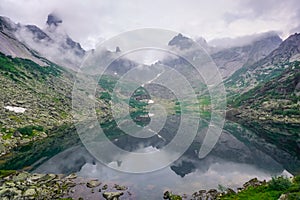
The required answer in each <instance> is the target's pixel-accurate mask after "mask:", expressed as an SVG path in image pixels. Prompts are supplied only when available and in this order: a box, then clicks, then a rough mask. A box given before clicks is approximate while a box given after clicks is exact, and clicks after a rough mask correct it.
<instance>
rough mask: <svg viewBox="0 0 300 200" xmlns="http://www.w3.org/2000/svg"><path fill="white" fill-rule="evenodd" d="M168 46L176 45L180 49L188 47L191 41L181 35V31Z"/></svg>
mask: <svg viewBox="0 0 300 200" xmlns="http://www.w3.org/2000/svg"><path fill="white" fill-rule="evenodd" d="M168 45H169V46H176V47H178V48H180V49H181V50H183V49H188V48H190V47H191V46H192V45H193V41H192V40H191V39H190V38H188V37H185V36H183V35H182V34H181V33H179V34H178V35H176V36H175V37H174V38H173V39H172V40H170V42H169V43H168Z"/></svg>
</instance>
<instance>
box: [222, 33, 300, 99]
mask: <svg viewBox="0 0 300 200" xmlns="http://www.w3.org/2000/svg"><path fill="white" fill-rule="evenodd" d="M299 56H300V34H298V33H295V34H294V35H291V36H290V37H288V38H287V39H286V40H285V41H283V42H282V43H281V44H280V46H279V47H278V48H277V49H275V50H274V51H272V52H271V53H270V54H269V55H268V56H266V57H265V58H263V59H261V60H259V61H257V62H256V63H254V64H252V65H250V66H244V67H242V68H241V69H240V70H238V71H236V72H235V73H234V74H233V75H232V76H231V77H229V78H228V79H227V80H226V81H225V84H226V86H227V89H228V91H229V94H230V95H236V94H240V93H243V92H246V91H248V90H250V89H252V88H254V87H255V86H257V85H258V84H259V83H262V82H266V81H269V80H271V79H272V78H274V77H276V76H278V75H279V74H281V73H282V72H283V71H284V69H285V68H287V67H288V66H289V65H288V62H291V61H294V60H297V59H298V60H299Z"/></svg>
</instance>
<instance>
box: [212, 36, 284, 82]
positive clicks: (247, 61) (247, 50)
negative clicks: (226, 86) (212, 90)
mask: <svg viewBox="0 0 300 200" xmlns="http://www.w3.org/2000/svg"><path fill="white" fill-rule="evenodd" d="M281 42H282V40H281V39H280V37H279V36H278V35H277V34H269V33H266V34H265V35H263V36H260V37H259V38H257V39H256V40H253V41H252V42H251V43H250V44H246V45H243V46H237V47H231V48H227V49H223V50H220V51H218V52H216V53H213V54H212V55H211V57H212V59H213V60H214V61H215V62H216V65H217V66H218V67H219V70H220V72H221V74H222V76H223V78H227V77H229V76H230V75H232V74H233V73H234V72H235V71H237V70H238V69H240V68H241V67H243V66H249V65H251V64H253V63H254V62H256V61H258V60H260V59H262V58H264V57H265V56H267V55H268V54H269V53H271V52H272V51H273V50H274V49H276V48H277V47H278V46H279V44H280V43H281Z"/></svg>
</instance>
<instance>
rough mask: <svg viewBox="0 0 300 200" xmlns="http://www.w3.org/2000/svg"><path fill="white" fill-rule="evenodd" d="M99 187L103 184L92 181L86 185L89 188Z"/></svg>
mask: <svg viewBox="0 0 300 200" xmlns="http://www.w3.org/2000/svg"><path fill="white" fill-rule="evenodd" d="M99 185H101V182H100V181H98V180H90V181H88V182H87V183H86V186H87V187H89V188H94V187H98V186H99Z"/></svg>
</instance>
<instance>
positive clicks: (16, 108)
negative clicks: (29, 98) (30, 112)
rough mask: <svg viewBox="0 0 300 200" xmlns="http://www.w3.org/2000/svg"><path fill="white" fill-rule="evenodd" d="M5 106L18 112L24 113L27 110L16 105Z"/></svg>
mask: <svg viewBox="0 0 300 200" xmlns="http://www.w3.org/2000/svg"><path fill="white" fill-rule="evenodd" d="M4 108H5V109H7V110H9V111H13V112H16V113H24V112H25V110H26V108H22V107H16V106H5V107H4Z"/></svg>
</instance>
